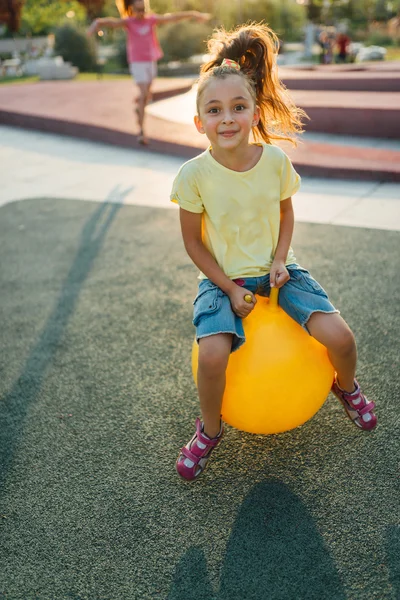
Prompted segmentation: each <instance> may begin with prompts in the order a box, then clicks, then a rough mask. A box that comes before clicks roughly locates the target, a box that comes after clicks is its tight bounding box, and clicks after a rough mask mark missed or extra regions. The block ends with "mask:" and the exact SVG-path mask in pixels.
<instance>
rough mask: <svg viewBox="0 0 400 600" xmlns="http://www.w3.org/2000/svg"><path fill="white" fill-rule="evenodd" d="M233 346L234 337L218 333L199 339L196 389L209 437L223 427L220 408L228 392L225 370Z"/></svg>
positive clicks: (214, 435) (205, 431)
mask: <svg viewBox="0 0 400 600" xmlns="http://www.w3.org/2000/svg"><path fill="white" fill-rule="evenodd" d="M231 347H232V334H230V333H218V334H217V335H211V336H208V337H205V338H201V339H200V340H199V365H198V371H197V387H198V392H199V398H200V408H201V413H202V416H203V422H204V433H205V434H206V435H207V436H208V437H209V438H214V437H216V436H217V435H218V433H219V431H220V428H221V405H222V398H223V395H224V390H225V371H226V367H227V366H228V360H229V355H230V352H231Z"/></svg>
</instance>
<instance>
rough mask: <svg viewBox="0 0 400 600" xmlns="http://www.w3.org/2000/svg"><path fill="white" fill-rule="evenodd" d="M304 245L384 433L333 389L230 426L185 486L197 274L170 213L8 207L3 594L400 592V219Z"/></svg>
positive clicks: (384, 598) (309, 230)
mask: <svg viewBox="0 0 400 600" xmlns="http://www.w3.org/2000/svg"><path fill="white" fill-rule="evenodd" d="M294 247H295V250H296V256H297V257H298V259H299V260H300V261H301V263H303V264H304V265H305V266H307V267H308V268H310V269H311V271H312V272H313V274H314V276H315V277H316V278H317V279H319V280H320V281H321V283H323V284H324V286H325V287H326V288H327V290H328V291H329V293H330V296H331V299H332V301H333V302H334V304H336V305H337V306H338V308H340V309H341V311H342V315H343V316H344V317H345V319H346V320H347V321H348V323H349V324H350V326H351V327H352V329H353V330H354V332H355V334H356V337H357V340H358V347H359V369H358V375H359V379H360V382H361V384H362V385H363V386H364V388H365V390H366V391H367V393H368V395H369V396H370V398H371V399H374V400H376V402H377V407H378V409H377V412H378V415H379V425H378V428H377V429H376V431H374V432H372V433H369V434H368V433H363V432H360V431H359V430H358V429H356V428H355V427H354V426H353V425H352V424H351V423H350V422H349V420H348V419H347V418H346V417H345V415H344V412H343V409H342V407H341V406H340V405H339V403H338V402H337V401H335V400H334V399H333V398H332V397H330V398H329V399H328V401H327V402H326V403H325V404H324V406H323V407H322V409H321V410H320V411H319V412H318V413H317V415H315V417H314V418H313V419H311V420H310V421H308V423H306V424H305V425H304V426H303V427H301V428H298V429H296V430H294V431H292V432H287V433H284V434H281V435H276V436H268V437H262V436H254V435H250V434H245V433H242V432H239V431H236V430H234V429H232V428H227V431H226V435H225V437H224V439H223V441H222V443H221V445H220V447H219V448H218V450H217V451H216V453H215V456H214V457H213V459H212V461H210V466H209V467H208V469H207V471H206V472H205V474H204V476H203V477H202V478H201V479H200V480H199V481H197V482H196V483H195V484H193V485H190V484H185V483H184V482H182V481H181V480H179V479H178V477H177V475H176V473H175V470H174V462H175V459H176V456H177V453H178V449H179V448H180V447H181V446H182V444H184V443H186V442H187V440H188V439H189V437H190V436H191V435H192V433H193V424H194V419H195V417H196V415H197V414H198V402H197V398H196V392H195V388H194V385H193V382H192V377H191V368H190V348H191V344H192V339H193V328H192V325H191V312H192V304H191V302H192V298H193V296H194V294H195V291H196V270H195V269H194V267H193V266H192V265H191V264H190V261H189V259H188V258H187V256H186V255H185V252H184V249H183V245H182V241H181V235H180V230H179V223H178V218H177V213H176V211H172V210H162V209H153V208H144V207H133V206H131V207H129V206H121V205H118V204H98V203H90V202H79V201H72V200H61V199H54V200H53V199H48V198H47V199H46V198H44V199H38V198H36V199H34V200H27V201H24V202H15V203H12V204H8V205H6V206H3V207H2V208H0V253H1V256H2V258H3V260H2V261H1V267H0V289H1V296H2V301H1V304H0V319H1V323H2V326H1V337H0V373H1V377H0V418H1V423H2V425H1V428H0V463H1V471H0V478H1V487H0V528H1V540H2V541H1V544H0V564H1V569H0V598H5V599H7V600H55V599H57V600H64V599H65V600H68V599H74V600H84V599H85V600H154V599H157V600H195V599H197V598H200V597H201V598H202V599H203V600H264V599H268V600H397V598H399V597H400V596H399V595H400V569H399V565H400V535H399V533H400V530H399V526H398V508H399V489H398V478H397V475H398V473H397V461H396V459H395V457H396V456H398V449H399V441H398V436H396V432H395V425H396V423H397V422H398V398H399V395H400V386H399V378H398V373H399V366H400V365H399V353H398V344H397V342H398V339H399V337H400V319H399V311H398V299H397V298H398V273H399V269H400V264H399V253H398V247H399V234H398V233H396V232H388V231H379V230H363V229H356V228H354V229H353V228H349V227H347V228H346V227H343V228H342V227H333V226H329V225H307V224H303V223H299V224H297V226H296V234H295V239H294ZM266 343H268V340H266ZM288 376H290V372H288Z"/></svg>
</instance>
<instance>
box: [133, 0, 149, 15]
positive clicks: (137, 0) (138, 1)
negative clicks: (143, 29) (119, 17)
mask: <svg viewBox="0 0 400 600" xmlns="http://www.w3.org/2000/svg"><path fill="white" fill-rule="evenodd" d="M132 8H133V10H134V12H135V14H136V15H138V16H142V15H144V13H145V10H146V7H145V4H144V0H134V1H133V2H132Z"/></svg>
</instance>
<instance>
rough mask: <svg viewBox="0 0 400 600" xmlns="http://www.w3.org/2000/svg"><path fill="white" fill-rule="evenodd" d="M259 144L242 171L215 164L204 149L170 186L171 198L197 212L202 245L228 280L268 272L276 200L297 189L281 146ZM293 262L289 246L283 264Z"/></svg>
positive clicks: (276, 217)
mask: <svg viewBox="0 0 400 600" xmlns="http://www.w3.org/2000/svg"><path fill="white" fill-rule="evenodd" d="M259 145H261V146H262V148H263V153H262V155H261V158H260V160H259V161H258V163H257V164H256V165H255V166H254V167H253V168H252V169H250V170H248V171H244V172H237V171H233V170H232V169H228V168H227V167H224V166H223V165H221V164H220V163H218V162H217V161H216V160H215V159H214V158H213V157H212V155H211V153H210V148H209V149H208V150H206V151H205V152H203V153H202V154H200V155H199V156H196V158H193V159H192V160H189V161H188V162H186V163H185V164H184V165H183V166H182V167H181V168H180V170H179V172H178V175H177V176H176V178H175V181H174V183H173V187H172V193H171V200H172V202H176V203H178V204H179V206H180V207H181V208H183V209H184V210H187V211H189V212H193V213H202V215H203V222H202V231H203V243H204V245H205V246H206V248H208V250H209V251H210V252H211V254H212V256H213V257H214V258H215V260H216V262H217V263H218V265H219V266H220V267H221V269H222V270H223V271H224V273H225V274H226V275H227V276H228V277H229V278H230V279H236V278H239V277H260V276H262V275H265V274H266V273H268V272H269V270H270V267H271V264H272V261H273V258H274V254H275V250H276V246H277V243H278V238H279V224H280V201H281V200H285V199H286V198H290V196H292V195H293V194H294V193H295V192H297V190H298V189H299V187H300V176H299V175H298V173H296V171H295V170H294V168H293V166H292V163H291V162H290V160H289V158H288V156H287V155H286V154H285V153H284V152H283V150H281V149H280V148H278V147H277V146H271V145H268V144H259ZM294 262H296V259H295V257H294V255H293V250H292V248H290V249H289V252H288V255H287V258H286V264H287V265H289V264H292V263H294ZM205 278H206V276H205V275H204V274H203V273H200V279H205Z"/></svg>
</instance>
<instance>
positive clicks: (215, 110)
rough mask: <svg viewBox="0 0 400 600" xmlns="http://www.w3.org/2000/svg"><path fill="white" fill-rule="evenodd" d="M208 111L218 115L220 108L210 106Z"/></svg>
mask: <svg viewBox="0 0 400 600" xmlns="http://www.w3.org/2000/svg"><path fill="white" fill-rule="evenodd" d="M208 112H209V113H210V114H212V115H216V114H218V112H219V108H210V110H209V111H208Z"/></svg>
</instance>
